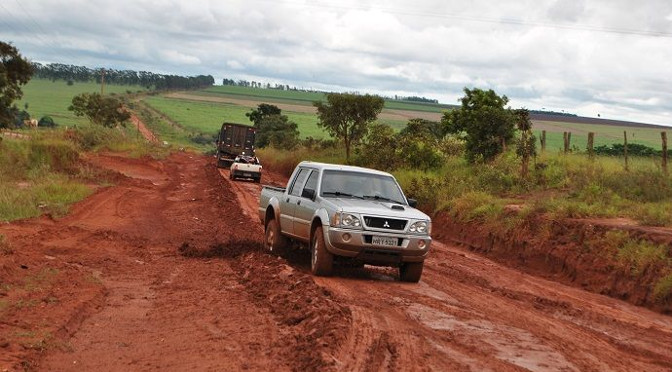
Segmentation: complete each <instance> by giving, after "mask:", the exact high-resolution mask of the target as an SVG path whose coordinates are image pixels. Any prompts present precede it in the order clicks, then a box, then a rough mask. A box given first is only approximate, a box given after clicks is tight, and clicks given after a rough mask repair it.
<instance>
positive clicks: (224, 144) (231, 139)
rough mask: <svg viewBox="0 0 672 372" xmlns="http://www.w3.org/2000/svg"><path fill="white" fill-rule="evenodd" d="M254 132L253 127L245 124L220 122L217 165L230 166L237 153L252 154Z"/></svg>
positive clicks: (219, 166) (221, 166)
mask: <svg viewBox="0 0 672 372" xmlns="http://www.w3.org/2000/svg"><path fill="white" fill-rule="evenodd" d="M256 132H257V130H256V129H255V128H254V127H251V126H249V125H245V124H236V123H224V124H222V129H221V130H220V131H219V136H218V137H217V167H218V168H228V167H230V166H231V163H233V160H234V159H235V158H236V156H238V155H248V156H254V138H255V135H256Z"/></svg>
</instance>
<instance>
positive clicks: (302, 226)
mask: <svg viewBox="0 0 672 372" xmlns="http://www.w3.org/2000/svg"><path fill="white" fill-rule="evenodd" d="M319 174H320V172H319V171H318V170H316V169H313V170H311V172H310V174H309V175H308V178H307V179H306V184H305V186H303V187H302V188H301V193H300V194H299V195H298V197H297V200H296V206H295V207H294V235H296V237H297V238H299V239H303V240H305V241H306V242H308V241H309V240H310V223H311V222H312V218H313V214H314V213H315V210H316V209H317V203H315V201H314V200H313V199H311V198H309V197H307V195H306V194H305V193H304V192H303V191H304V190H313V195H315V192H316V191H317V178H318V176H319Z"/></svg>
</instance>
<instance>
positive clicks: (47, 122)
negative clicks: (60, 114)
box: [37, 116, 56, 128]
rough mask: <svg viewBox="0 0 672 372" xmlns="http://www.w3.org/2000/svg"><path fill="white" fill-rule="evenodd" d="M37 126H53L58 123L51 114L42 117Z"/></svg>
mask: <svg viewBox="0 0 672 372" xmlns="http://www.w3.org/2000/svg"><path fill="white" fill-rule="evenodd" d="M37 126H39V127H47V128H53V127H55V126H56V123H55V122H54V119H52V117H51V116H43V117H42V118H40V121H38V122H37Z"/></svg>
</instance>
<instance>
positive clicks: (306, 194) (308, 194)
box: [301, 189, 315, 201]
mask: <svg viewBox="0 0 672 372" xmlns="http://www.w3.org/2000/svg"><path fill="white" fill-rule="evenodd" d="M301 197H302V198H308V199H310V200H313V201H314V200H315V190H313V189H303V191H302V192H301Z"/></svg>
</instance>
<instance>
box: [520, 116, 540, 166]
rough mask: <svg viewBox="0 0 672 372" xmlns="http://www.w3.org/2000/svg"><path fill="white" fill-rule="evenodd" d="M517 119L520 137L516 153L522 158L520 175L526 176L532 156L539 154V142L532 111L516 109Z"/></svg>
mask: <svg viewBox="0 0 672 372" xmlns="http://www.w3.org/2000/svg"><path fill="white" fill-rule="evenodd" d="M516 119H517V122H516V123H517V126H518V130H519V131H520V139H519V140H518V146H517V147H516V155H518V156H520V158H521V166H520V176H521V177H522V178H526V177H527V174H528V170H529V165H530V157H532V156H535V155H537V142H536V138H535V137H534V134H533V133H532V122H531V121H530V112H529V111H528V110H527V109H524V108H523V109H520V110H516Z"/></svg>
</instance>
